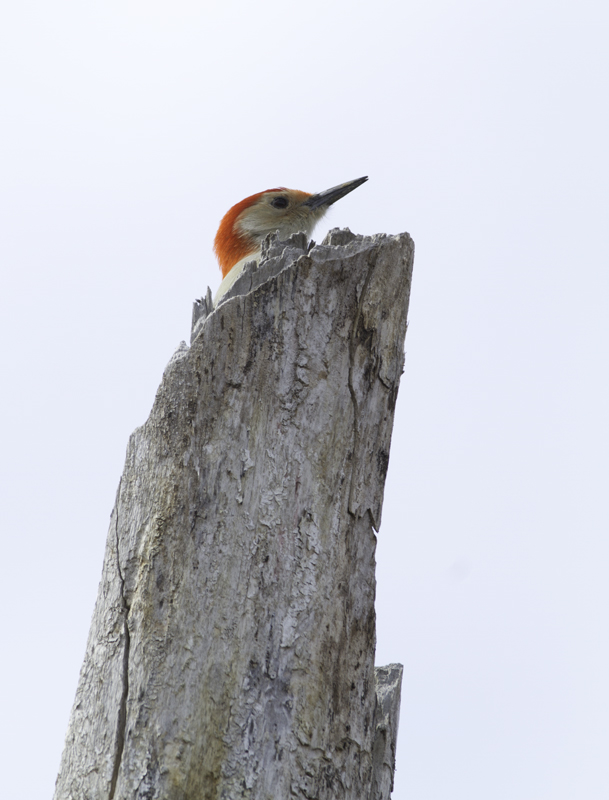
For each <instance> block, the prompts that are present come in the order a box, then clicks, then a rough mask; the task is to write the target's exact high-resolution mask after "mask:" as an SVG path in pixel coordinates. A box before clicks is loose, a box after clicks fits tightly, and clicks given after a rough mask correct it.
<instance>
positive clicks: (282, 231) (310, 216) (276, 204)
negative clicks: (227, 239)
mask: <svg viewBox="0 0 609 800" xmlns="http://www.w3.org/2000/svg"><path fill="white" fill-rule="evenodd" d="M309 196H310V195H308V194H306V192H299V191H295V190H293V189H283V190H280V191H276V192H266V193H265V194H264V195H263V196H262V197H261V198H260V199H259V200H258V201H257V202H256V203H254V205H252V206H250V207H249V208H247V209H246V210H245V211H243V212H242V214H241V215H240V216H239V217H238V218H237V221H236V223H235V227H237V229H238V230H239V233H241V234H245V235H246V236H248V237H249V238H251V239H254V240H255V241H257V242H261V241H262V240H263V239H264V237H265V236H267V234H269V233H273V232H274V231H279V238H280V239H287V238H288V237H289V236H291V235H292V234H293V233H298V232H299V231H304V233H306V235H307V236H310V235H311V233H312V232H313V228H314V227H315V225H316V224H317V222H319V220H320V219H321V218H322V217H323V215H324V214H325V213H326V211H327V206H322V207H321V208H316V209H311V208H310V207H309V206H305V205H303V203H304V202H305V201H306V200H307V199H308V198H309Z"/></svg>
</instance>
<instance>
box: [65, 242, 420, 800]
mask: <svg viewBox="0 0 609 800" xmlns="http://www.w3.org/2000/svg"><path fill="white" fill-rule="evenodd" d="M413 252H414V247H413V243H412V240H411V239H410V237H409V236H408V234H401V235H398V236H388V235H384V234H378V235H376V236H373V237H361V236H355V235H353V234H352V233H350V232H349V231H348V230H343V231H338V230H335V231H331V232H330V234H328V236H327V237H326V239H325V240H324V242H323V243H322V244H321V245H319V246H314V245H312V244H311V245H307V243H306V241H305V240H304V238H303V237H302V236H301V235H297V236H294V237H292V238H291V239H290V240H289V241H288V242H286V243H279V242H277V241H276V239H273V238H272V237H269V239H268V240H267V243H266V246H265V250H264V252H263V256H262V259H261V262H260V266H259V267H258V268H256V267H255V265H251V266H248V267H247V268H246V270H245V271H244V274H243V275H242V276H241V277H240V278H239V280H238V281H237V283H236V284H235V286H234V287H233V288H232V290H231V292H230V293H229V295H227V296H226V298H224V299H223V301H222V303H221V304H220V305H219V306H218V308H216V309H215V310H214V309H212V308H211V301H210V297H209V294H208V299H207V300H203V301H200V302H199V303H198V304H197V305H196V307H195V313H194V316H193V323H194V324H193V339H192V342H191V346H190V347H187V346H186V345H185V344H184V343H182V345H181V346H180V347H179V348H178V350H177V351H176V353H175V354H174V356H173V357H172V359H171V361H170V362H169V364H168V366H167V368H166V370H165V373H164V375H163V380H162V382H161V385H160V387H159V390H158V393H157V396H156V399H155V402H154V406H153V408H152V411H151V413H150V417H149V419H148V420H147V422H146V423H145V424H144V425H143V426H142V427H141V428H138V429H137V430H136V431H135V432H134V433H133V435H132V436H131V438H130V440H129V445H128V449H127V458H126V464H125V468H124V472H123V475H122V478H121V481H120V484H119V487H118V492H117V496H116V503H115V506H114V510H113V512H112V516H111V521H110V530H109V533H108V539H107V544H106V552H105V560H104V566H103V573H102V579H101V583H100V587H99V593H98V597H97V603H96V606H95V611H94V615H93V620H92V624H91V630H90V634H89V640H88V643H87V649H86V653H85V659H84V663H83V667H82V670H81V675H80V680H79V684H78V689H77V692H76V699H75V702H74V707H73V709H72V714H71V718H70V724H69V728H68V733H67V736H66V743H65V749H64V753H63V756H62V761H61V766H60V771H59V776H58V778H57V784H56V791H55V798H56V800H118V798H121V800H135V799H137V800H152V799H153V798H155V799H157V798H158V800H221V799H222V800H226V799H227V798H230V800H233V799H235V800H236V798H248V800H276V799H278V798H286V799H287V798H306V799H308V800H330V798H332V800H343V799H344V800H362V798H366V799H368V798H369V799H370V800H381V799H383V800H385V798H387V797H389V794H390V791H391V786H392V782H393V769H394V763H395V741H396V737H397V719H398V711H399V702H400V683H401V667H400V666H399V665H391V666H390V667H383V668H379V669H378V670H377V672H376V675H375V669H374V650H375V615H374V595H375V576H374V566H375V564H374V551H375V544H376V538H375V529H376V530H378V527H379V525H380V521H381V506H382V499H383V487H384V482H385V475H386V472H387V466H388V462H389V445H390V440H391V430H392V425H393V415H394V408H395V402H396V397H397V391H398V384H399V380H400V375H401V373H402V367H403V360H404V356H403V344H404V337H405V334H406V315H407V308H408V299H409V293H410V281H411V273H412V262H413Z"/></svg>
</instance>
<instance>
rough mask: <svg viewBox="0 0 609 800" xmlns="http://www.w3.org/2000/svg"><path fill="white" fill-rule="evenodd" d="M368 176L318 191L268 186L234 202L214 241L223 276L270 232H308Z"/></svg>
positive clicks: (251, 254) (281, 236) (253, 251)
mask: <svg viewBox="0 0 609 800" xmlns="http://www.w3.org/2000/svg"><path fill="white" fill-rule="evenodd" d="M367 180H368V178H358V179H357V180H355V181H349V182H348V183H341V184H340V186H334V187H333V188H332V189H327V190H326V191H325V192H319V193H318V194H309V193H308V192H300V191H298V190H297V189H284V188H281V187H280V188H278V189H269V190H268V191H266V192H259V193H258V194H253V195H251V196H250V197H246V198H245V200H242V201H241V202H240V203H237V204H236V205H234V206H233V207H232V208H231V209H230V210H229V211H227V212H226V214H225V215H224V217H223V218H222V221H221V222H220V227H219V228H218V233H217V234H216V238H215V241H214V251H215V253H216V256H217V257H218V261H219V263H220V269H221V270H222V277H223V278H225V277H226V275H227V274H228V273H229V272H230V271H231V269H232V268H233V267H234V266H235V264H237V263H239V262H240V261H243V260H244V259H246V258H248V257H251V258H252V260H253V259H254V258H256V257H257V256H258V255H259V254H260V247H261V245H262V241H263V239H264V237H265V236H267V235H268V234H269V233H274V232H275V231H278V232H279V239H280V240H285V239H287V238H288V237H289V236H291V235H292V234H293V233H298V232H299V231H304V232H305V233H306V234H307V236H310V235H311V233H312V232H313V228H314V227H315V225H316V224H317V223H318V222H319V220H320V219H321V218H322V217H323V215H324V214H325V213H326V211H327V210H328V208H329V207H330V206H331V205H332V203H335V202H336V201H337V200H340V198H341V197H344V196H345V195H346V194H349V192H352V191H353V190H354V189H356V188H357V187H358V186H361V184H362V183H364V182H365V181H367Z"/></svg>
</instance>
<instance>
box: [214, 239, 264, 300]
mask: <svg viewBox="0 0 609 800" xmlns="http://www.w3.org/2000/svg"><path fill="white" fill-rule="evenodd" d="M259 259H260V248H258V250H255V251H254V252H252V253H248V254H247V255H246V256H244V257H243V258H242V259H240V260H239V261H237V263H236V264H235V265H234V266H233V267H231V269H230V271H229V272H227V273H226V275H225V276H224V278H223V280H222V283H221V284H220V286H219V287H218V291H217V292H216V296H215V297H214V306H217V305H218V303H219V302H220V300H221V299H222V298H223V297H224V295H225V294H226V293H227V292H228V290H229V289H230V288H231V287H232V286H233V284H234V283H235V281H236V280H237V278H238V277H239V275H241V273H242V272H243V267H244V266H245V265H246V264H248V263H249V262H250V261H258V260H259Z"/></svg>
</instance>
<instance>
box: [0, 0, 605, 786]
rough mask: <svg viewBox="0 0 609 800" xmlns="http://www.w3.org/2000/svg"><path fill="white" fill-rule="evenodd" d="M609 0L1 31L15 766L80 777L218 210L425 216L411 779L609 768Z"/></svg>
mask: <svg viewBox="0 0 609 800" xmlns="http://www.w3.org/2000/svg"><path fill="white" fill-rule="evenodd" d="M608 8H609V7H608V6H607V4H606V3H605V2H601V0H598V1H597V2H586V1H584V2H578V3H575V2H556V0H554V1H553V2H550V1H549V0H528V2H522V1H520V2H519V0H509V1H508V0H499V2H493V3H488V2H480V1H478V2H475V1H474V0H464V2H460V3H457V2H451V1H450V0H444V2H441V1H440V0H426V1H425V2H423V0H419V2H410V3H408V2H397V1H396V2H387V1H386V0H375V2H367V3H361V2H354V1H353V0H352V1H351V2H348V3H347V2H344V1H343V0H340V1H339V2H331V1H329V0H326V1H325V2H320V1H319V0H310V2H307V3H306V4H304V3H286V2H278V0H261V1H260V2H258V3H255V4H253V3H248V2H233V1H232V0H222V2H219V0H214V1H213V2H212V0H206V1H205V0H204V2H200V3H194V2H192V1H191V0H188V1H187V0H172V2H168V0H166V1H165V2H159V1H158V0H147V1H146V2H144V0H137V1H136V0H121V2H118V0H116V1H115V0H112V1H111V2H108V1H104V2H101V3H82V2H77V0H73V2H67V1H66V0H56V2H53V3H48V2H47V3H45V2H42V0H29V1H28V0H24V1H23V2H19V3H14V4H12V5H11V6H10V8H7V9H6V10H5V12H4V15H3V17H4V18H3V21H2V24H1V25H0V64H1V73H0V75H1V77H0V91H1V102H0V122H1V126H0V136H1V137H2V154H3V159H2V161H3V165H2V176H1V180H0V204H1V210H2V213H1V220H2V222H1V232H0V257H1V262H2V275H3V280H2V292H1V294H0V324H1V326H2V331H1V341H2V373H3V392H2V417H1V419H2V426H3V431H2V443H3V453H4V458H3V459H2V478H1V481H0V486H1V487H2V489H1V491H2V498H1V507H2V550H3V558H2V569H3V576H2V581H1V583H0V591H1V596H0V600H1V602H2V607H3V609H4V619H5V624H4V635H3V643H4V644H3V648H2V650H3V654H4V656H3V658H2V664H1V667H0V669H1V675H0V687H1V688H0V692H1V701H2V723H3V724H2V726H1V727H0V736H1V737H2V740H1V742H0V753H1V756H0V759H1V760H2V762H3V769H2V774H3V788H2V794H3V796H5V797H6V798H10V800H40V798H45V797H46V798H49V797H50V796H51V794H52V789H53V785H54V781H55V776H56V772H57V768H58V765H59V758H60V754H61V750H62V747H63V737H64V734H65V730H66V725H67V721H68V715H69V712H70V708H71V705H72V701H73V698H74V692H75V689H76V682H77V678H78V672H79V669H80V665H81V661H82V657H83V654H84V647H85V640H86V636H87V632H88V627H89V621H90V617H91V613H92V610H93V603H94V600H95V595H96V591H97V584H98V581H99V577H100V574H101V565H102V556H103V548H104V542H105V537H106V531H107V525H108V520H109V515H110V511H111V508H112V504H113V500H114V493H115V491H116V487H117V485H118V479H119V476H120V473H121V470H122V464H123V458H124V454H125V448H126V444H127V438H128V436H129V434H130V432H131V431H132V430H133V428H135V427H136V426H137V425H139V424H141V423H143V422H144V420H145V419H146V417H147V415H148V412H149V410H150V407H151V405H152V401H153V398H154V394H155V390H156V388H157V386H158V383H159V381H160V378H161V374H162V371H163V368H164V366H165V364H166V362H167V361H168V360H169V358H170V356H171V354H172V352H173V350H174V349H175V348H176V346H177V345H178V343H179V342H180V340H181V339H186V338H187V337H188V335H189V322H190V313H191V303H192V300H193V299H194V298H195V297H197V296H200V295H201V294H203V293H204V291H205V289H206V287H207V285H208V284H209V285H210V286H211V287H212V289H213V290H215V289H216V287H217V285H218V284H219V279H220V276H219V272H218V270H217V267H216V264H215V262H214V258H213V255H212V252H211V245H212V240H213V236H214V233H215V230H216V227H217V224H218V221H219V219H220V217H221V216H222V215H223V214H224V212H225V211H226V210H227V209H228V208H229V206H231V205H232V204H233V203H235V202H236V201H238V200H240V199H241V198H242V197H245V196H246V195H249V194H252V193H253V192H256V191H261V190H264V189H267V188H270V187H273V186H276V185H285V186H288V187H290V188H295V189H304V190H308V191H319V190H322V189H326V188H328V187H330V186H333V185H335V184H337V183H342V182H344V181H347V180H350V179H353V178H357V177H359V176H360V175H369V176H370V180H369V182H368V183H367V184H365V185H364V186H362V187H361V188H359V189H358V190H357V191H356V192H354V193H353V194H351V195H349V197H347V198H345V199H344V200H342V201H340V202H339V203H337V204H336V205H335V206H333V208H332V212H331V214H330V215H328V217H327V220H326V224H325V225H323V226H320V228H319V229H318V230H317V234H316V236H315V238H316V239H317V240H318V241H319V240H320V239H321V238H322V237H323V235H324V233H325V231H326V230H327V229H328V228H329V227H334V226H346V225H348V226H349V227H350V228H351V229H352V230H354V231H355V232H357V233H365V234H370V233H375V232H378V231H385V232H389V233H396V232H399V231H404V230H407V231H409V232H410V233H411V235H412V236H413V237H414V240H415V242H416V247H417V251H416V258H415V275H414V283H413V294H412V300H411V313H410V328H409V331H408V336H407V340H406V369H405V373H404V376H403V379H402V386H401V390H400V397H399V401H398V406H397V411H396V424H395V430H394V437H393V444H392V451H391V462H390V468H389V476H388V480H387V486H386V492H385V507H384V513H383V524H382V527H381V530H380V533H379V537H378V539H379V543H378V553H377V555H378V572H377V578H378V593H377V614H378V649H377V663H378V664H384V663H388V662H390V661H400V662H402V663H404V665H405V673H404V684H403V702H402V717H401V723H400V737H399V747H398V765H397V774H396V785H395V791H394V795H393V797H394V800H447V798H450V800H489V798H492V800H573V799H574V798H577V799H578V800H579V798H586V800H606V798H607V797H608V796H609V772H608V770H607V759H608V756H609V688H608V682H609V626H608V617H609V588H608V580H607V572H608V561H609V545H608V536H607V534H608V531H609V524H608V519H607V516H608V515H607V505H608V501H607V499H608V494H609V492H608V477H609V475H608V472H609V469H608V467H609V465H608V461H609V456H608V453H609V435H608V425H607V411H608V407H609V391H608V383H609V380H608V376H607V365H608V355H607V343H608V339H609V336H608V334H609V323H608V319H607V307H608V295H609V292H608V289H609V277H608V273H609V269H608V268H609V258H608V255H609V253H608V250H609V247H608V245H607V227H608V225H607V223H608V219H609V200H608V197H609V193H608V191H607V186H608V182H609V159H608V156H607V150H608V148H607V142H608V141H609V124H608V112H607V98H608V96H609V85H608V84H609V67H608V59H607V42H608V41H609V10H608Z"/></svg>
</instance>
